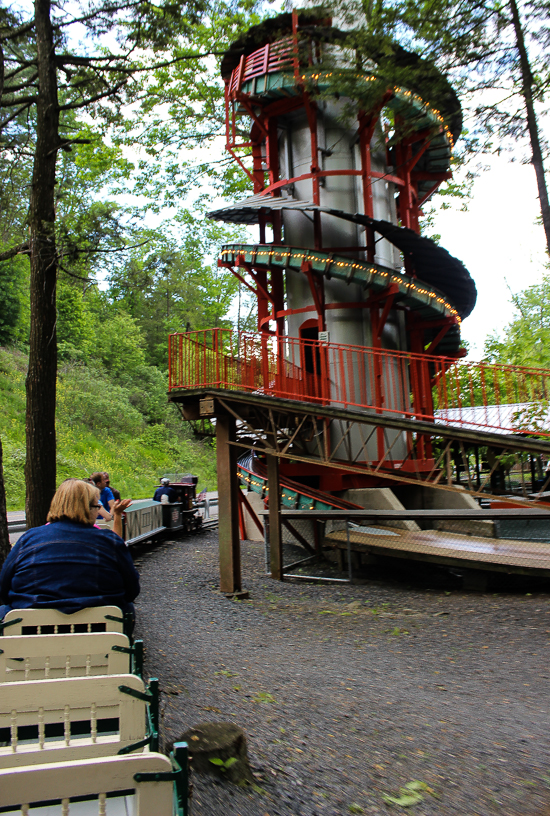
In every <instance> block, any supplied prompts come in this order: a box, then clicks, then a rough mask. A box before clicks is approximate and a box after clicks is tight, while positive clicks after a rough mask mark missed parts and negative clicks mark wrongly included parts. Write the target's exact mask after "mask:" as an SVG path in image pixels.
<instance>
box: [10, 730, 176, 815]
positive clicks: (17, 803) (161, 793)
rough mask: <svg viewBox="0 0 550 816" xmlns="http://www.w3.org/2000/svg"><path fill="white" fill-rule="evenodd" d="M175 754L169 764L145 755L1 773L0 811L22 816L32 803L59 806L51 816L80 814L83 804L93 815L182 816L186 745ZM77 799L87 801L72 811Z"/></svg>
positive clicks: (87, 760) (107, 758)
mask: <svg viewBox="0 0 550 816" xmlns="http://www.w3.org/2000/svg"><path fill="white" fill-rule="evenodd" d="M174 754H175V757H172V761H171V760H170V759H168V757H165V756H164V755H163V754H157V753H146V754H139V755H133V756H116V757H103V758H94V759H85V760H83V761H81V762H74V761H72V762H55V763H51V764H49V765H34V766H27V767H24V766H23V767H17V768H12V769H10V770H9V771H8V770H0V807H2V808H6V807H13V808H14V809H13V810H10V811H9V813H10V814H12V815H13V816H16V814H17V816H20V815H21V814H27V813H28V812H29V811H28V808H29V806H31V805H33V804H35V803H37V802H40V803H45V802H48V803H56V802H57V803H59V804H60V805H61V807H60V808H59V809H58V810H56V812H57V813H62V814H63V816H72V814H73V812H74V814H75V816H77V814H80V813H83V808H82V806H83V805H88V808H87V809H86V811H85V812H86V814H94V816H105V814H106V813H108V814H109V816H118V814H127V813H133V814H134V816H187V813H188V811H187V788H188V781H187V745H186V744H185V743H176V745H175V746H174ZM117 794H118V795H117ZM113 796H114V797H115V798H111V797H113ZM76 797H80V798H82V797H86V798H87V799H88V801H84V802H82V801H81V800H80V801H79V802H78V803H77V804H75V805H74V811H73V807H71V800H73V799H74V798H76ZM42 812H44V811H43V810H42V808H40V809H39V810H34V808H33V810H32V813H33V814H36V816H39V814H41V813H42Z"/></svg>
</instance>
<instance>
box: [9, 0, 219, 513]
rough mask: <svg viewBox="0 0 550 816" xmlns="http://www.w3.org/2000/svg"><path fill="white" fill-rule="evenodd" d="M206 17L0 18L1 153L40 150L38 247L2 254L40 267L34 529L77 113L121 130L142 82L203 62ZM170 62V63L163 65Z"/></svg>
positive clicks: (30, 411)
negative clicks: (196, 29) (61, 173)
mask: <svg viewBox="0 0 550 816" xmlns="http://www.w3.org/2000/svg"><path fill="white" fill-rule="evenodd" d="M201 11H202V4H201V0H185V2H183V0H180V2H175V3H174V2H170V0H161V2H160V3H159V4H156V5H154V4H152V3H150V2H147V0H130V2H126V1H125V0H115V1H114V2H110V1H109V2H107V0H104V1H102V0H96V2H92V3H91V4H86V3H82V4H81V5H79V3H70V4H69V3H67V4H65V5H64V4H63V3H61V4H59V3H58V4H56V5H55V6H53V5H52V4H51V2H50V0H35V3H34V16H33V17H32V19H28V20H23V19H20V18H17V17H16V16H15V15H14V14H13V13H10V12H8V11H6V10H5V9H0V12H1V13H0V47H1V56H2V59H1V60H0V66H1V71H0V115H2V117H3V118H2V119H1V120H0V129H1V131H2V140H3V141H2V144H3V146H4V148H5V149H7V147H8V146H10V147H13V145H18V144H19V145H20V144H23V143H25V141H27V142H28V143H31V142H32V153H33V155H32V164H33V170H32V183H31V186H30V196H29V209H28V228H29V229H28V233H29V238H28V240H26V241H20V242H18V243H16V244H15V245H13V246H11V247H10V248H8V249H5V250H4V251H3V252H2V253H0V260H2V259H8V258H10V257H14V256H15V255H17V254H20V253H27V254H28V255H29V258H30V267H31V281H30V288H31V329H30V356H29V370H28V376H27V414H26V430H27V458H26V473H25V478H26V486H27V507H26V509H27V519H28V524H29V526H36V525H37V524H42V523H43V522H44V521H45V518H46V514H47V510H48V507H49V503H50V500H51V497H52V495H53V492H54V490H55V460H56V456H55V453H56V445H55V394H56V392H55V389H56V372H57V338H56V279H57V273H58V267H59V249H58V246H57V242H56V229H55V227H56V169H57V160H58V154H59V151H61V150H65V151H70V150H71V149H72V146H73V145H74V144H75V143H77V144H78V143H82V142H88V141H89V139H82V138H81V137H79V136H78V135H76V136H75V134H74V126H73V125H74V111H77V110H82V109H85V110H86V111H88V112H89V113H94V115H95V116H96V117H102V118H103V120H104V121H105V122H112V121H114V120H116V118H117V116H119V115H120V109H121V107H122V105H123V104H124V103H126V102H128V101H130V100H132V99H133V98H134V96H135V94H136V93H137V92H138V84H137V82H136V77H137V76H141V75H142V74H144V73H146V72H148V71H152V70H155V69H159V68H160V66H161V65H168V64H174V63H177V62H179V61H182V60H185V59H190V58H195V57H196V51H194V50H193V49H189V48H188V47H187V44H186V39H185V38H186V34H187V33H188V32H189V30H190V29H191V28H192V26H193V24H194V23H196V21H197V19H198V16H199V15H200V13H201ZM83 30H84V31H86V34H87V36H86V37H85V38H82V36H81V32H82V31H83ZM73 31H74V33H73ZM77 40H78V45H77ZM113 42H116V45H113ZM205 50H206V49H205ZM162 54H166V58H165V59H164V60H163V59H159V55H162ZM152 55H153V56H152Z"/></svg>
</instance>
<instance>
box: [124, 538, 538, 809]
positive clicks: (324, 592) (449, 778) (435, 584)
mask: <svg viewBox="0 0 550 816" xmlns="http://www.w3.org/2000/svg"><path fill="white" fill-rule="evenodd" d="M135 557H136V563H137V565H138V569H139V570H140V572H141V576H142V592H141V596H140V598H139V599H138V600H139V605H138V627H137V634H138V635H139V636H141V637H143V638H144V640H145V645H146V672H147V674H148V675H149V676H156V677H159V679H160V684H161V688H162V689H163V690H164V694H163V710H164V717H163V723H164V732H165V737H166V741H167V742H169V741H170V740H174V739H178V738H179V737H180V736H181V735H182V734H183V732H184V731H185V730H186V729H187V728H189V727H190V726H192V725H196V724H198V723H201V722H210V721H232V722H235V723H237V724H238V725H240V726H242V727H243V728H244V730H245V731H246V734H247V736H248V748H249V755H250V760H251V765H252V768H253V771H254V774H255V778H256V780H257V785H256V786H255V789H252V788H247V789H241V788H238V787H236V786H234V785H231V784H229V783H227V782H223V781H218V780H215V779H214V778H211V777H204V776H203V777H199V776H198V775H194V776H193V785H194V793H193V800H192V802H193V804H192V814H193V816H212V815H213V814H216V816H218V814H219V815H220V816H222V815H223V816H277V815H279V816H287V815H288V814H301V815H302V816H316V815H317V816H341V815H342V814H350V813H359V814H360V813H366V814H390V813H394V814H395V813H398V812H400V811H401V810H402V808H403V807H404V806H407V807H408V808H409V810H410V811H411V812H413V813H415V814H419V815H420V814H462V815H464V816H476V814H478V815H479V816H489V814H499V815H502V814H506V815H508V814H514V816H516V815H517V816H519V814H522V816H531V814H537V815H539V816H543V814H544V815H545V816H550V762H549V753H550V750H549V749H550V728H549V724H550V714H549V708H548V703H549V695H548V691H549V677H550V667H549V666H548V657H549V655H550V649H549V646H550V594H549V593H548V592H547V591H542V590H541V587H540V586H537V585H530V584H529V583H525V582H524V583H522V584H521V585H516V586H515V587H512V588H510V587H508V588H507V589H506V591H503V590H502V589H501V590H500V591H494V590H493V591H491V592H487V593H483V594H479V593H468V592H464V591H462V590H460V589H456V588H454V587H455V586H456V584H457V582H456V580H455V579H453V578H452V577H451V578H449V577H448V574H446V573H445V574H444V573H443V572H441V573H438V571H437V570H433V569H432V570H431V572H430V573H426V571H425V568H422V567H420V568H418V567H417V568H415V571H414V572H413V571H412V568H411V567H410V566H409V567H408V566H407V565H403V566H402V569H401V571H400V572H399V574H398V576H397V578H398V579H399V580H396V573H395V570H387V571H386V572H384V571H383V570H382V571H380V570H379V571H378V572H377V573H373V574H372V577H371V578H370V579H369V580H367V581H366V582H365V583H361V584H351V585H350V584H337V585H333V584H321V585H320V584H304V583H290V582H287V583H279V582H275V581H273V580H271V578H269V577H267V576H266V575H265V562H264V554H263V544H262V543H253V542H243V544H242V560H243V577H244V585H245V587H246V589H248V590H249V591H250V600H247V601H240V602H239V601H232V600H228V599H227V598H225V597H224V596H223V595H221V594H220V593H219V592H218V590H217V587H218V561H217V533H215V532H204V533H200V534H198V535H195V536H193V537H191V536H189V537H186V538H183V539H181V540H179V541H176V542H165V543H164V544H162V545H160V546H157V547H156V548H151V549H142V550H141V551H139V552H136V553H135ZM423 569H424V572H423V571H422V570H423ZM408 571H409V572H408ZM392 799H393V800H394V801H392Z"/></svg>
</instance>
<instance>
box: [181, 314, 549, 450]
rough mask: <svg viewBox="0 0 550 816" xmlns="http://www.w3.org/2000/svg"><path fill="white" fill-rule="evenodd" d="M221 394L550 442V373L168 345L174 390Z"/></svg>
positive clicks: (271, 346) (409, 358)
mask: <svg viewBox="0 0 550 816" xmlns="http://www.w3.org/2000/svg"><path fill="white" fill-rule="evenodd" d="M192 388H193V389H197V388H221V389H228V390H239V391H247V392H250V393H257V394H264V395H269V396H274V397H279V398H284V399H292V400H300V401H305V402H312V403H317V404H320V405H334V406H340V407H343V408H352V409H363V410H368V411H374V412H377V413H388V412H389V413H396V414H399V415H400V416H402V417H409V418H414V419H418V420H425V421H429V422H434V421H435V422H438V423H442V424H445V425H453V426H461V427H467V428H470V429H479V430H486V431H500V432H506V433H522V434H537V435H540V436H550V370H548V369H543V368H535V367H521V366H508V365H496V364H492V363H485V362H466V361H464V360H455V359H453V358H448V357H434V356H431V355H427V354H412V353H409V352H401V351H388V350H384V349H375V348H365V347H362V346H351V345H343V344H335V343H321V342H318V341H311V340H302V339H300V338H292V337H280V338H277V337H275V336H273V335H269V334H267V333H264V334H260V333H258V334H254V333H251V332H242V331H241V332H237V331H233V330H232V329H211V330H203V331H195V332H187V333H174V334H171V335H170V337H169V390H170V391H174V390H178V389H192Z"/></svg>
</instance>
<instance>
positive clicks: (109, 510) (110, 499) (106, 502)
mask: <svg viewBox="0 0 550 816" xmlns="http://www.w3.org/2000/svg"><path fill="white" fill-rule="evenodd" d="M105 476H106V474H105V473H100V472H99V471H98V472H96V473H92V475H91V476H90V480H91V481H92V482H93V483H94V484H95V486H96V487H97V489H98V490H99V491H100V493H99V502H100V504H102V505H103V509H104V511H105V513H102V512H101V510H100V515H102V516H103V518H105V520H106V521H110V520H111V517H112V515H113V505H114V503H115V497H114V494H113V491H112V490H111V488H110V487H107V480H106V478H105ZM107 516H109V518H107Z"/></svg>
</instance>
